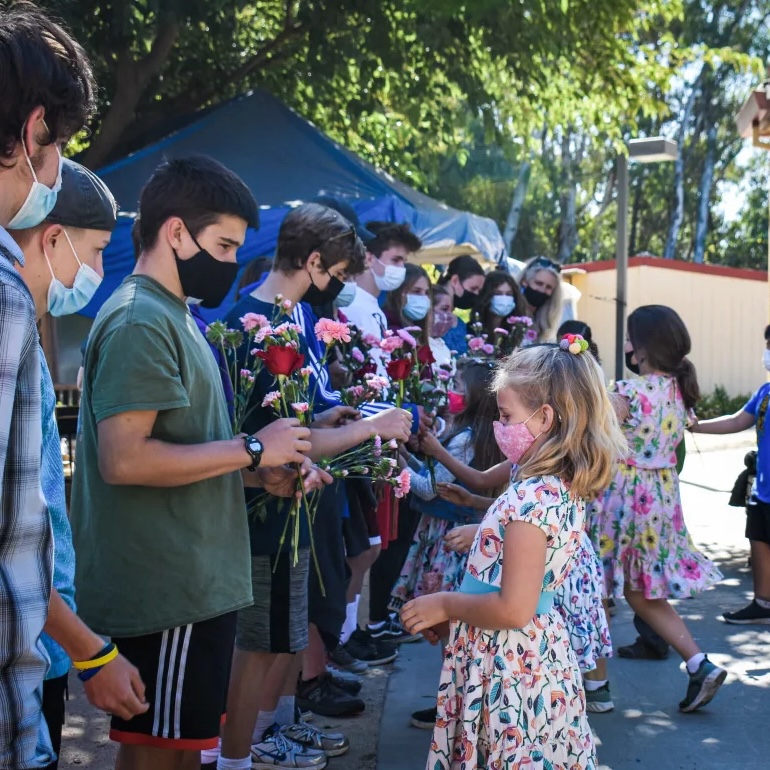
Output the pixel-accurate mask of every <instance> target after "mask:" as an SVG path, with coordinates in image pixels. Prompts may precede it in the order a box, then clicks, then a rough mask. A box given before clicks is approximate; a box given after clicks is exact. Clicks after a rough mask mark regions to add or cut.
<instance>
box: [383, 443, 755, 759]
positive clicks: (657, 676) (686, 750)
mask: <svg viewBox="0 0 770 770" xmlns="http://www.w3.org/2000/svg"><path fill="white" fill-rule="evenodd" d="M751 440H752V436H751V434H744V435H742V436H737V437H724V438H716V437H705V436H699V437H696V439H695V444H693V443H692V442H691V441H689V440H688V455H687V461H686V464H685V469H684V472H683V474H682V481H683V484H682V500H683V504H684V512H685V519H686V521H687V524H688V526H689V528H690V532H691V534H692V537H693V539H694V540H695V542H696V543H697V544H698V547H700V548H701V549H702V550H703V551H704V552H705V553H706V554H707V555H708V556H709V557H710V558H712V559H714V560H715V561H716V562H717V563H718V564H719V566H720V568H721V570H722V572H723V573H724V576H725V579H724V581H723V582H722V583H720V584H719V585H718V586H717V587H716V588H714V589H712V590H710V591H708V592H706V593H705V594H702V595H701V596H699V597H698V598H696V599H690V600H686V601H681V602H679V603H678V609H679V612H680V613H681V614H682V615H683V617H685V618H686V620H687V621H688V623H689V625H690V629H691V630H692V632H693V634H694V635H695V637H696V639H697V641H698V643H699V644H700V645H701V647H702V648H703V650H704V651H705V652H707V653H708V654H709V657H710V658H711V659H712V660H714V661H715V662H716V663H718V664H719V665H721V666H723V667H724V668H726V669H727V671H728V672H729V675H728V679H727V682H726V683H725V685H724V686H723V687H722V689H721V690H720V692H719V694H718V695H717V697H716V698H715V700H714V701H713V702H712V703H711V704H710V705H709V706H707V707H706V708H705V709H703V710H702V711H699V712H696V713H694V714H680V713H679V711H678V709H677V704H678V703H679V701H680V700H681V698H682V697H683V696H684V693H685V689H686V683H687V680H686V676H685V674H684V672H683V664H682V663H681V661H680V660H679V658H678V657H677V656H675V655H674V654H673V653H672V655H671V657H670V658H669V659H668V660H665V661H655V662H652V661H650V662H648V661H631V660H622V659H620V658H618V659H615V660H613V661H611V663H610V682H611V687H612V694H613V700H614V702H615V710H614V711H613V712H611V713H609V714H597V715H592V716H591V725H592V728H593V730H594V735H595V738H596V743H597V746H598V754H599V762H600V766H601V770H631V768H634V769H636V768H644V769H645V770H646V769H647V768H650V770H717V768H725V769H727V768H730V769H731V770H749V769H751V770H760V768H762V769H763V770H764V769H765V768H768V767H770V626H765V627H763V626H730V625H727V624H726V623H724V622H722V621H721V620H720V617H721V614H722V612H724V611H725V610H735V609H740V608H741V607H743V606H744V605H745V604H747V603H748V602H749V601H750V599H751V596H752V592H751V576H750V572H749V570H748V568H747V567H746V559H747V555H748V549H747V546H748V544H747V542H746V540H745V539H744V537H743V530H744V525H745V516H744V513H743V510H742V509H740V508H731V507H729V506H728V505H727V501H728V497H729V492H730V490H731V488H732V485H733V482H734V480H735V477H736V476H737V475H738V473H739V472H740V471H741V470H742V469H743V456H744V454H745V453H746V451H747V449H748V448H750V446H751ZM619 604H620V606H619V611H618V615H617V616H616V617H615V618H614V622H613V627H612V631H613V641H614V643H615V645H617V646H619V645H624V644H628V643H630V642H633V640H634V639H635V638H636V632H635V631H634V628H633V625H632V623H631V612H630V611H629V609H628V607H627V606H626V605H625V603H624V602H619ZM439 665H440V662H439V653H438V651H437V650H436V649H435V648H432V647H430V646H429V645H427V644H425V643H420V644H412V645H405V646H403V647H402V651H401V655H400V657H399V661H398V663H397V664H396V671H395V672H394V675H393V676H392V677H391V680H390V685H389V689H388V696H387V699H386V702H385V709H384V712H383V718H382V725H381V732H380V743H379V752H378V757H379V765H378V767H379V770H401V769H402V768H403V769H404V770H405V769H406V768H410V770H411V769H415V770H417V769H419V770H421V769H422V768H423V767H424V766H425V758H426V756H427V752H428V746H429V743H430V732H428V731H421V730H416V729H415V728H412V727H409V715H410V713H411V712H412V711H414V710H416V709H422V708H428V707H430V705H431V704H432V702H435V701H434V699H435V692H436V686H437V679H438V671H439Z"/></svg>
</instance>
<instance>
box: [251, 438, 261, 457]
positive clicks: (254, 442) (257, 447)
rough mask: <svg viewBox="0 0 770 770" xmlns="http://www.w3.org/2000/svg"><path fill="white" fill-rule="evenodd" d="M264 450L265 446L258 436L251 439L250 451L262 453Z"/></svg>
mask: <svg viewBox="0 0 770 770" xmlns="http://www.w3.org/2000/svg"><path fill="white" fill-rule="evenodd" d="M263 450H264V447H263V446H262V442H261V441H260V440H259V439H258V438H252V439H250V440H249V451H251V452H255V453H256V454H262V452H263Z"/></svg>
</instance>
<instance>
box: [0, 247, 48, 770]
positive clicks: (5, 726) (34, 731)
mask: <svg viewBox="0 0 770 770" xmlns="http://www.w3.org/2000/svg"><path fill="white" fill-rule="evenodd" d="M41 446H42V424H41V409H40V348H39V342H38V336H37V329H36V327H35V307H34V304H33V302H32V297H31V296H30V295H29V292H28V291H27V288H26V286H25V285H24V283H23V281H22V280H21V278H20V277H19V275H18V274H17V273H16V271H15V270H14V268H13V265H12V264H11V261H10V259H9V255H8V251H7V250H6V249H0V478H1V479H2V486H0V542H2V544H3V549H2V557H1V558H0V670H2V672H3V676H2V677H0V767H13V768H19V770H25V769H26V768H37V767H44V766H45V765H47V764H50V762H52V761H53V758H54V754H53V751H52V750H51V746H50V740H49V737H48V729H47V727H46V725H45V721H44V719H43V715H42V712H41V702H42V695H43V677H44V676H45V673H46V669H47V668H48V656H47V655H46V652H45V649H44V647H43V643H42V640H41V633H42V631H43V626H44V624H45V620H46V616H47V613H48V600H49V597H50V593H51V573H52V566H53V565H52V562H53V542H52V537H51V527H50V522H49V520H48V511H47V509H46V505H45V500H44V499H43V494H42V489H41V481H40V452H41Z"/></svg>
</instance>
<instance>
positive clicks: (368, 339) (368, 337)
mask: <svg viewBox="0 0 770 770" xmlns="http://www.w3.org/2000/svg"><path fill="white" fill-rule="evenodd" d="M361 340H362V342H363V343H364V345H368V346H369V347H370V348H376V347H377V346H378V345H379V344H380V341H379V339H377V337H375V336H374V335H373V334H369V332H367V333H366V334H363V335H361Z"/></svg>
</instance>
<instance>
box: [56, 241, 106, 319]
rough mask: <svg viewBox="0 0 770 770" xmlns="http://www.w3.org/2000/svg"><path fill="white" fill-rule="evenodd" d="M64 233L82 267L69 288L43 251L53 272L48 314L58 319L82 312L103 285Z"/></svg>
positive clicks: (97, 274)
mask: <svg viewBox="0 0 770 770" xmlns="http://www.w3.org/2000/svg"><path fill="white" fill-rule="evenodd" d="M62 232H63V233H64V237H65V238H66V239H67V243H69V245H70V248H71V249H72V254H73V255H74V257H75V259H76V260H77V263H78V264H79V265H80V267H79V268H78V271H77V273H75V280H74V281H73V283H72V287H71V288H67V287H66V286H65V285H64V284H63V283H62V282H61V281H60V280H59V279H58V278H57V277H56V275H55V274H54V272H53V266H52V265H51V260H50V259H49V258H48V254H47V252H46V250H45V248H44V249H43V254H44V255H45V259H46V262H48V269H49V270H50V271H51V285H50V286H49V287H48V312H49V313H50V314H51V315H52V316H57V317H59V316H63V315H72V314H73V313H77V312H79V311H81V310H82V309H83V308H84V307H85V306H86V305H87V304H88V303H89V302H90V301H91V298H92V297H93V296H94V294H96V290H97V289H98V288H99V286H100V285H101V283H102V278H101V276H100V275H99V273H97V272H96V270H94V269H93V268H92V267H90V266H89V265H84V264H83V263H82V262H81V261H80V259H79V258H78V254H77V252H76V251H75V247H74V246H73V245H72V241H71V240H70V237H69V235H68V234H67V231H66V230H64V229H62Z"/></svg>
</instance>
